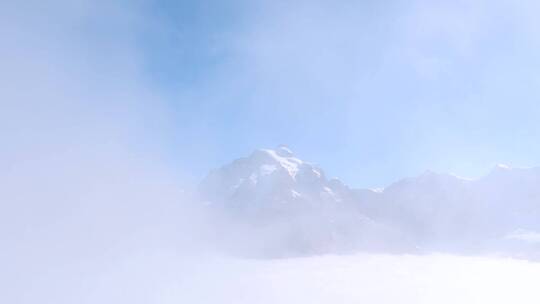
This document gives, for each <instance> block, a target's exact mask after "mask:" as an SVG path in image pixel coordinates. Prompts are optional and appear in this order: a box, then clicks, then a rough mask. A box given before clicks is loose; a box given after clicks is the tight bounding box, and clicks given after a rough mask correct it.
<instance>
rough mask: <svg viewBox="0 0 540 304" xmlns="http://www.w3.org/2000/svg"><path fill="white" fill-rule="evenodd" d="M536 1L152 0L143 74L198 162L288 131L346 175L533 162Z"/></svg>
mask: <svg viewBox="0 0 540 304" xmlns="http://www.w3.org/2000/svg"><path fill="white" fill-rule="evenodd" d="M537 6H538V5H537V4H535V3H533V2H523V3H521V4H516V3H513V2H511V1H494V2H493V1H489V2H488V1H452V2H450V1H412V2H411V1H407V2H405V1H384V2H381V1H337V2H336V1H298V2H294V3H293V2H290V1H250V2H248V1H203V2H196V3H195V2H190V1H184V2H181V3H180V4H178V3H172V2H163V3H156V4H154V5H152V10H151V11H152V20H155V23H154V24H153V25H154V26H153V27H148V28H147V29H148V32H146V33H145V35H147V37H143V41H145V42H146V41H147V39H149V40H150V41H151V43H145V44H144V53H145V68H146V71H147V72H148V75H147V76H148V78H149V79H150V81H152V82H153V83H154V85H155V86H157V87H159V89H160V90H161V91H162V92H164V94H165V95H166V96H167V98H166V99H167V100H168V103H169V105H170V107H171V108H172V109H173V110H174V117H175V120H176V123H175V127H174V132H173V136H171V138H169V139H168V140H170V142H169V144H170V151H171V154H172V155H174V157H177V160H176V163H177V165H178V166H179V167H182V168H184V169H185V170H188V171H189V172H192V174H193V175H194V176H200V175H202V174H204V172H205V171H206V170H208V169H209V168H211V167H215V166H219V165H221V164H223V163H226V162H228V161H229V160H231V159H234V158H237V157H239V156H243V155H246V154H248V153H250V151H251V150H253V149H255V148H257V147H273V146H275V145H278V144H281V143H284V144H287V145H289V146H290V147H291V148H292V149H293V150H294V151H295V152H296V153H297V154H298V155H299V156H300V157H301V158H304V159H306V160H308V161H312V162H315V163H317V164H319V165H320V166H322V167H323V168H324V169H326V171H327V173H328V174H329V175H331V176H338V177H341V178H342V179H343V180H345V181H346V182H347V183H349V184H352V185H355V186H370V187H372V186H384V185H387V184H388V183H390V182H392V181H394V180H396V179H398V178H401V177H404V176H409V175H416V174H419V173H421V172H422V171H424V170H426V169H432V170H435V171H442V172H447V171H450V172H453V173H456V174H458V175H465V176H473V177H475V176H479V175H482V174H484V173H486V172H487V171H489V170H490V168H491V167H492V166H494V165H495V164H497V163H508V164H510V165H515V166H533V165H537V164H540V159H539V156H538V155H540V153H539V152H540V143H539V142H538V141H537V140H536V138H538V137H539V135H540V122H539V121H538V117H539V114H540V106H539V105H538V100H539V99H538V98H539V90H540V89H539V88H540V86H539V85H538V84H539V82H540V75H539V74H538V70H539V67H540V66H539V65H540V55H539V54H540V52H539V51H540V48H539V42H540V40H539V38H538V37H540V36H538V35H537V34H538V32H537V30H536V29H537V28H538V25H539V24H538V21H536V20H535V19H536V16H535V15H534V11H537V10H536V9H537V8H538V7H537Z"/></svg>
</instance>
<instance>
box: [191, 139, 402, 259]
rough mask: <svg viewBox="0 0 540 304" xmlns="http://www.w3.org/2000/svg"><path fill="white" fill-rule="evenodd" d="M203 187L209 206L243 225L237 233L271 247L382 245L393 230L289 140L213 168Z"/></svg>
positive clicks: (310, 248)
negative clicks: (294, 149)
mask: <svg viewBox="0 0 540 304" xmlns="http://www.w3.org/2000/svg"><path fill="white" fill-rule="evenodd" d="M199 192H200V193H201V196H202V198H203V200H204V201H205V202H206V204H207V205H208V206H211V207H212V208H213V209H214V210H221V211H223V213H224V214H226V215H227V216H228V218H229V220H230V221H232V222H233V223H234V225H239V226H240V228H237V230H236V231H235V233H239V231H238V230H241V232H240V233H241V234H243V236H242V237H243V238H249V240H250V243H251V244H252V245H253V244H254V243H258V245H254V246H260V248H261V251H264V252H265V253H267V252H273V251H280V250H281V249H283V248H285V249H286V250H289V249H291V250H292V251H293V252H294V254H298V253H308V252H329V251H343V250H350V249H352V248H355V247H358V246H365V245H366V244H370V246H372V247H373V246H380V245H381V243H382V242H381V241H380V239H381V238H383V237H384V236H385V235H391V234H392V232H390V231H386V230H387V228H386V227H383V226H381V225H379V224H377V223H376V222H374V221H373V220H371V219H369V218H368V217H366V216H365V215H364V214H362V213H361V212H359V210H358V206H357V204H356V197H355V193H354V192H353V191H352V190H351V189H350V188H349V187H348V186H346V185H345V184H344V183H342V182H341V181H340V180H338V179H335V178H334V179H327V178H326V176H325V174H324V171H323V170H322V169H320V168H319V167H317V166H315V165H313V164H310V163H308V162H305V161H303V160H301V159H299V158H297V157H296V156H295V155H294V154H293V153H292V152H291V150H290V149H288V148H287V147H284V146H280V147H277V148H276V149H274V150H271V149H260V150H256V151H255V152H253V153H252V154H251V155H250V156H248V157H245V158H240V159H238V160H235V161H233V162H232V163H231V164H228V165H226V166H224V167H222V168H220V169H217V170H214V171H212V172H210V174H209V175H208V176H207V177H206V178H205V179H204V180H203V181H202V182H201V184H200V187H199ZM229 226H231V225H229ZM245 234H250V235H249V236H245ZM373 236H376V239H371V238H372V237H373ZM278 254H282V253H281V252H279V253H278Z"/></svg>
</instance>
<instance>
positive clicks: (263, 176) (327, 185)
mask: <svg viewBox="0 0 540 304" xmlns="http://www.w3.org/2000/svg"><path fill="white" fill-rule="evenodd" d="M349 191H350V190H349V188H348V187H347V186H345V185H344V184H343V183H342V182H341V181H339V180H337V179H332V180H330V181H329V180H327V178H326V176H325V174H324V172H323V170H322V169H320V168H318V167H317V166H315V165H313V164H310V163H308V162H305V161H303V160H301V159H299V158H297V157H296V156H295V155H294V153H293V152H292V151H291V150H290V149H289V148H287V147H286V146H283V145H282V146H278V147H277V148H275V149H258V150H255V151H254V152H253V153H251V155H250V156H248V157H245V158H240V159H237V160H235V161H233V162H232V163H230V164H228V165H226V166H224V167H222V168H220V169H217V170H214V171H212V172H211V173H210V174H209V175H208V176H207V177H206V178H205V179H204V180H203V181H202V183H201V185H200V192H201V194H202V195H203V197H204V198H205V199H206V200H207V201H209V202H212V203H214V204H218V205H235V206H242V208H244V207H247V206H249V208H252V207H255V206H256V208H259V209H266V208H274V209H275V208H277V206H279V208H282V207H283V206H290V205H295V206H300V205H313V204H322V203H323V202H342V201H343V200H344V199H345V198H346V197H348V196H349Z"/></svg>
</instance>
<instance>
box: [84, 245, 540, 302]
mask: <svg viewBox="0 0 540 304" xmlns="http://www.w3.org/2000/svg"><path fill="white" fill-rule="evenodd" d="M173 260H174V261H173ZM539 279H540V264H537V263H531V262H527V261H521V260H513V259H502V258H478V257H457V256H448V255H429V256H413V255H404V256H399V255H367V254H358V255H350V256H335V255H330V256H319V257H309V258H297V259H295V258H292V259H277V260H248V259H229V258H207V259H205V260H204V261H203V260H200V258H197V259H194V260H189V261H186V260H184V262H182V263H180V264H179V263H178V260H177V259H176V258H174V257H171V256H168V257H167V256H164V255H160V256H153V257H149V256H148V255H145V256H144V257H139V258H134V259H132V260H131V261H130V262H128V263H126V264H124V265H122V266H121V267H118V268H115V269H114V270H110V271H109V272H107V273H106V274H104V277H103V280H101V281H100V282H99V283H100V284H98V285H95V286H94V287H93V288H92V294H91V295H85V294H78V295H77V296H78V297H80V299H84V300H86V302H84V301H83V302H81V303H115V301H121V302H122V303H128V302H126V301H130V302H129V303H166V304H170V303H171V304H172V303H175V304H177V303H197V304H206V303H208V304H210V303H235V304H241V303H246V304H264V303H282V304H298V303H308V304H317V303H321V304H323V303H324V304H326V303H329V304H330V303H340V304H347V303H351V304H352V303H354V304H357V303H371V304H374V303H375V304H378V303H389V304H394V303H402V304H407V303H411V304H412V303H414V304H418V303H430V304H431V303H439V304H440V303H452V304H455V303H462V304H467V303H490V304H493V303H520V304H526V303H535V304H536V303H539V301H540V292H538V281H539ZM116 303H120V302H116Z"/></svg>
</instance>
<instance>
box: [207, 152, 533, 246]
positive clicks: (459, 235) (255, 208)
mask: <svg viewBox="0 0 540 304" xmlns="http://www.w3.org/2000/svg"><path fill="white" fill-rule="evenodd" d="M199 193H200V196H201V198H202V199H203V200H204V201H205V202H206V204H207V206H208V207H209V208H211V209H212V210H215V211H216V212H217V213H220V214H223V215H225V217H226V218H227V219H228V220H229V223H235V224H236V225H239V226H238V227H239V228H238V229H237V231H235V233H236V234H238V233H239V232H240V234H242V235H246V243H258V245H257V247H258V249H260V250H263V251H268V252H277V253H280V252H282V251H283V252H286V253H298V254H309V253H322V252H340V251H349V250H358V249H362V250H378V251H381V250H382V251H389V250H392V251H395V250H399V251H407V252H408V251H444V252H459V253H477V252H482V253H485V252H492V253H503V254H506V253H510V254H531V253H535V252H537V251H539V252H540V233H539V232H540V168H538V167H537V168H529V169H517V168H510V167H507V166H502V165H499V166H497V167H495V168H494V169H493V170H492V171H491V172H490V173H489V174H488V175H486V176H484V177H482V178H480V179H477V180H469V179H464V178H460V177H457V176H454V175H451V174H438V173H434V172H430V171H427V172H425V173H424V174H422V175H420V176H418V177H414V178H406V179H403V180H400V181H398V182H396V183H394V184H392V185H390V186H389V187H387V188H385V189H380V190H370V189H354V188H350V187H348V186H347V185H345V184H344V183H342V182H341V181H340V180H338V179H328V178H327V177H326V176H325V174H324V171H323V170H322V169H321V168H318V167H317V166H314V165H312V164H310V163H308V162H305V161H303V160H301V159H299V158H297V157H296V156H295V155H294V154H293V153H292V152H291V150H289V149H288V148H287V147H285V146H279V147H277V148H276V149H261V150H256V151H255V152H253V153H252V154H251V155H250V156H248V157H245V158H240V159H238V160H235V161H233V162H232V163H230V164H228V165H226V166H224V167H222V168H220V169H217V170H214V171H212V172H210V173H209V174H208V176H207V177H206V178H205V179H204V180H203V181H202V182H201V184H200V186H199ZM240 227H241V228H240ZM254 240H256V241H254ZM246 246H249V244H246Z"/></svg>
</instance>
